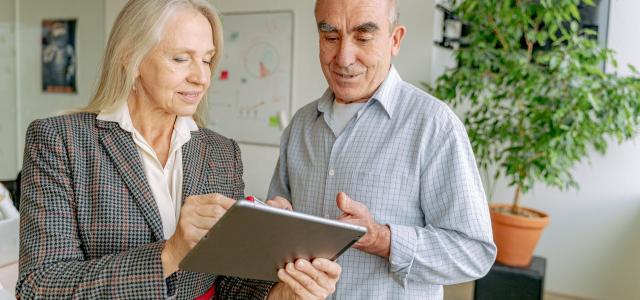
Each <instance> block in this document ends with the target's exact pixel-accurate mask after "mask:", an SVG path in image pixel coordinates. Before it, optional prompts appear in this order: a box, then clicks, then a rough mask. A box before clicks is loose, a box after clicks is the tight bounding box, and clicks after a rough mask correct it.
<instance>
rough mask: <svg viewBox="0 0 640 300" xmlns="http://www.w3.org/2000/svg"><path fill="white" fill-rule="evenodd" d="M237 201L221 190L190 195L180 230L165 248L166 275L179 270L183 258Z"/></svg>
mask: <svg viewBox="0 0 640 300" xmlns="http://www.w3.org/2000/svg"><path fill="white" fill-rule="evenodd" d="M235 202H236V200H233V199H231V198H227V197H225V196H223V195H220V194H208V195H196V196H190V197H188V198H187V200H185V202H184V204H183V205H182V208H181V209H180V218H179V219H178V227H177V228H176V232H175V233H174V234H173V236H172V237H171V238H169V240H168V241H167V242H166V244H165V246H164V249H163V250H162V268H163V271H164V277H165V278H167V277H169V276H171V274H173V273H174V272H176V271H178V264H179V263H180V261H182V259H183V258H184V257H185V256H186V255H187V253H189V251H190V250H191V249H192V248H193V247H194V246H195V245H196V244H197V243H198V242H199V241H200V240H201V239H202V237H203V236H204V235H205V234H207V232H209V229H211V227H213V225H215V224H216V223H217V222H218V220H220V218H221V217H222V215H224V214H225V213H226V212H227V210H228V209H229V208H230V207H231V206H232V205H233V204H234V203H235Z"/></svg>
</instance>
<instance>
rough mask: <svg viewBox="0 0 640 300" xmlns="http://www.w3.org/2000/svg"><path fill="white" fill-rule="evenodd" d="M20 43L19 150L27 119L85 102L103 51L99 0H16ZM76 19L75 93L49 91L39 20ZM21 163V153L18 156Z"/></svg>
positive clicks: (100, 3)
mask: <svg viewBox="0 0 640 300" xmlns="http://www.w3.org/2000/svg"><path fill="white" fill-rule="evenodd" d="M17 3H19V11H20V15H19V16H18V17H19V21H20V29H19V35H20V43H19V44H18V47H19V48H18V51H19V52H20V58H19V60H18V68H19V70H20V75H19V82H20V84H19V101H20V106H21V109H20V111H19V120H18V122H17V123H18V124H17V127H18V128H17V132H18V133H19V147H20V148H19V151H20V152H19V153H22V148H23V146H24V135H25V132H26V130H27V127H28V125H29V123H31V121H33V120H34V119H37V118H44V117H48V116H52V115H55V114H58V113H60V112H62V111H64V110H67V109H70V108H74V107H81V106H83V105H86V104H87V103H88V101H89V98H90V96H91V93H92V92H93V88H94V83H95V80H96V78H97V74H98V68H99V63H100V60H101V59H102V54H103V53H104V52H103V51H104V44H105V43H104V39H105V38H104V35H105V29H104V26H105V21H104V19H105V13H104V2H103V1H102V0H92V1H86V0H59V1H42V0H20V1H17ZM56 18H63V19H64V18H76V19H77V20H78V22H77V33H76V54H77V64H78V75H77V81H78V82H77V84H78V93H77V94H49V93H43V92H42V87H41V82H42V81H41V76H40V74H41V59H40V51H41V46H40V45H41V44H40V39H41V32H40V30H41V29H40V28H41V22H42V20H43V19H56ZM18 164H19V165H20V166H21V165H22V155H19V156H18Z"/></svg>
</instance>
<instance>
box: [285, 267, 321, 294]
mask: <svg viewBox="0 0 640 300" xmlns="http://www.w3.org/2000/svg"><path fill="white" fill-rule="evenodd" d="M278 279H280V281H282V282H283V283H284V284H286V285H287V287H288V288H289V289H291V291H293V293H294V294H296V295H298V296H299V297H301V298H302V299H310V298H312V297H313V296H312V295H311V293H310V292H309V291H307V289H306V288H304V286H302V284H300V283H299V282H298V281H297V280H295V279H294V278H293V277H292V276H291V275H290V274H289V273H288V272H287V271H286V270H285V269H280V270H278Z"/></svg>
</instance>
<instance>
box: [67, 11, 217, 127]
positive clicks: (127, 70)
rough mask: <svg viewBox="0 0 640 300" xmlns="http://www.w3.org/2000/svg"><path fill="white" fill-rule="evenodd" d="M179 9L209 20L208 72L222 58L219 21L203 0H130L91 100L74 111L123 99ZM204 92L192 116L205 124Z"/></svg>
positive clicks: (97, 109) (95, 109)
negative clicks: (211, 47)
mask: <svg viewBox="0 0 640 300" xmlns="http://www.w3.org/2000/svg"><path fill="white" fill-rule="evenodd" d="M180 9H194V10H196V11H198V12H200V13H201V14H202V15H204V16H205V17H206V18H207V19H208V20H209V23H211V29H212V31H213V45H214V46H215V50H216V52H215V54H214V56H213V60H212V63H211V74H214V70H215V68H216V66H217V65H218V63H219V62H220V59H221V58H222V48H223V35H222V24H221V22H220V17H219V16H218V12H217V10H216V9H215V8H214V7H213V5H211V4H210V3H209V2H208V1H206V0H130V1H129V2H127V4H126V5H125V7H124V8H123V9H122V11H120V14H119V15H118V18H116V21H115V23H114V24H113V28H112V29H111V34H110V35H109V41H108V42H107V49H106V51H105V54H104V59H103V62H102V67H101V69H100V81H99V82H98V87H97V89H96V91H95V94H94V95H93V97H92V98H91V102H89V104H88V105H87V106H86V107H84V108H81V109H79V110H78V111H82V112H92V113H100V112H101V111H102V110H104V109H108V108H110V107H112V106H114V105H116V104H118V103H121V102H122V101H127V99H128V97H129V94H130V93H131V91H132V90H133V85H134V84H135V74H136V72H137V70H138V67H139V66H140V63H141V62H142V60H143V59H144V57H145V56H146V55H147V54H148V53H149V52H150V51H151V50H152V49H153V48H154V47H155V46H156V45H158V43H160V40H161V37H162V33H163V30H164V28H165V25H166V23H167V21H168V20H169V18H170V17H171V16H173V15H174V14H175V12H176V11H178V10H180ZM206 116H207V96H206V93H205V95H204V97H203V99H202V101H201V102H200V104H199V105H198V108H197V110H196V113H195V114H194V116H193V118H194V120H195V121H196V123H197V124H198V126H200V127H205V126H206Z"/></svg>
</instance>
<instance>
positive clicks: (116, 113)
mask: <svg viewBox="0 0 640 300" xmlns="http://www.w3.org/2000/svg"><path fill="white" fill-rule="evenodd" d="M97 119H98V120H102V121H107V122H116V123H118V125H120V128H122V130H124V131H127V132H131V133H134V132H135V131H136V130H135V128H134V127H133V122H132V121H131V114H130V113H129V105H128V103H127V101H123V102H122V103H120V104H116V105H114V106H113V107H111V108H108V109H104V110H102V111H101V112H100V114H98V117H97ZM173 129H174V130H175V132H176V133H177V134H178V135H180V136H182V137H183V138H187V139H188V138H190V137H191V131H198V125H197V124H196V122H195V121H194V120H193V118H192V117H190V116H188V117H184V116H178V118H177V119H176V123H175V125H174V126H173Z"/></svg>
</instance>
